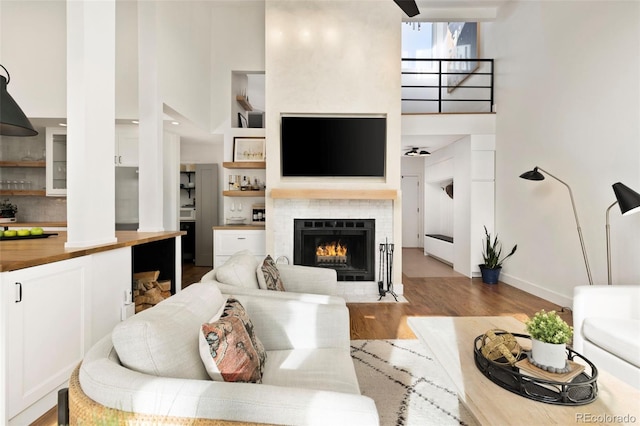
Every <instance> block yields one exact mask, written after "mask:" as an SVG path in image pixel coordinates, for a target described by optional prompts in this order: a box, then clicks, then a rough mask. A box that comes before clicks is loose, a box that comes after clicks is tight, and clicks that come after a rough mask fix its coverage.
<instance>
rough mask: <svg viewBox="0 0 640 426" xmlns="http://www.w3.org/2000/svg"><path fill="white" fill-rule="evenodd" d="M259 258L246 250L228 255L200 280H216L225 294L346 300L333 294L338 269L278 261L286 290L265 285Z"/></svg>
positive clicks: (338, 302)
mask: <svg viewBox="0 0 640 426" xmlns="http://www.w3.org/2000/svg"><path fill="white" fill-rule="evenodd" d="M259 267H260V262H258V261H257V260H256V257H255V256H254V255H253V254H252V253H251V252H250V251H248V250H243V251H240V252H238V253H235V254H234V255H233V256H231V257H230V258H229V259H228V260H227V261H226V262H225V263H224V264H223V265H222V266H219V267H217V268H215V269H213V270H211V271H209V272H207V273H206V274H205V275H204V276H203V277H202V279H200V282H201V283H213V284H216V285H217V286H218V287H219V288H220V291H222V292H223V293H225V294H232V295H237V294H245V295H253V296H273V295H274V293H279V294H278V295H277V296H278V297H285V298H287V297H293V298H299V297H302V298H303V300H305V301H308V302H316V303H337V304H343V305H344V304H345V301H344V299H342V298H341V297H337V296H335V293H336V289H337V287H338V278H337V273H336V271H335V270H334V269H330V268H315V267H311V266H301V265H286V264H282V265H281V264H279V265H277V267H278V272H279V274H280V277H281V278H282V281H283V283H284V288H285V290H286V291H285V292H274V291H271V290H267V289H266V288H265V287H264V282H263V280H262V279H260V274H261V272H260V271H258V269H259Z"/></svg>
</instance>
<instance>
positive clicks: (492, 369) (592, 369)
mask: <svg viewBox="0 0 640 426" xmlns="http://www.w3.org/2000/svg"><path fill="white" fill-rule="evenodd" d="M500 334H505V332H496V335H500ZM511 334H512V335H513V336H515V337H520V338H524V339H531V337H530V336H528V335H526V334H518V333H511ZM483 338H484V335H480V336H478V337H476V339H475V341H474V342H473V351H474V358H475V363H476V367H478V370H480V371H481V372H482V374H484V375H485V376H486V377H487V378H489V380H491V381H492V382H494V383H495V384H497V385H499V386H500V387H502V388H504V389H506V390H508V391H510V392H513V393H515V394H518V395H521V396H523V397H525V398H529V399H532V400H534V401H539V402H545V403H547V404H555V405H585V404H589V403H590V402H593V401H595V400H596V398H597V397H598V385H597V382H596V381H597V378H598V369H597V368H596V366H595V365H593V363H591V361H589V360H588V359H587V358H585V357H584V356H582V355H580V354H579V353H577V352H576V351H574V350H573V349H571V348H567V357H568V359H569V360H571V361H572V360H574V358H579V359H580V360H582V361H584V362H585V363H586V365H587V366H586V367H585V369H584V371H583V372H582V373H580V374H579V375H577V376H576V377H575V378H573V380H571V381H570V382H556V381H553V380H546V379H542V378H538V377H534V376H530V375H527V374H522V373H520V369H519V368H518V367H514V366H511V365H509V364H508V363H506V360H505V359H504V358H500V359H498V360H496V361H491V360H489V359H487V358H485V357H484V355H482V352H481V347H482V340H483ZM524 358H527V354H526V352H523V353H522V354H520V356H519V357H518V361H520V360H521V359H524ZM501 362H504V363H505V364H500V363H501Z"/></svg>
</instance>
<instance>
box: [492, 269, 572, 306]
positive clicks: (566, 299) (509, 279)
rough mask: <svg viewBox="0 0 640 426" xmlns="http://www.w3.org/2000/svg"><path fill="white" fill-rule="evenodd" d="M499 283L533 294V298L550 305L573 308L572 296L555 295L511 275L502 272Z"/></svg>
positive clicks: (553, 292)
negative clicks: (545, 301)
mask: <svg viewBox="0 0 640 426" xmlns="http://www.w3.org/2000/svg"><path fill="white" fill-rule="evenodd" d="M500 281H502V282H504V283H505V284H509V285H510V286H512V287H515V288H517V289H519V290H522V291H526V292H527V293H529V294H533V295H534V296H538V297H541V298H542V299H544V300H547V301H549V302H551V303H555V304H557V305H560V306H563V307H569V308H571V307H572V306H573V296H567V295H564V294H560V293H557V292H555V291H552V290H549V289H546V288H543V287H540V286H539V285H536V284H534V283H531V282H528V281H524V280H521V279H519V278H516V277H514V276H513V275H509V274H505V273H504V272H503V273H502V274H500Z"/></svg>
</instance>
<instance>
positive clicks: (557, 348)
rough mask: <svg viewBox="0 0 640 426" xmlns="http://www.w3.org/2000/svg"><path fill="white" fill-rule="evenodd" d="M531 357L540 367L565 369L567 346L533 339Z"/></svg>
mask: <svg viewBox="0 0 640 426" xmlns="http://www.w3.org/2000/svg"><path fill="white" fill-rule="evenodd" d="M531 357H532V358H533V361H535V363H536V364H537V365H538V366H545V367H553V368H557V369H563V368H565V366H566V364H567V345H566V344H564V343H546V342H541V341H540V340H536V339H531Z"/></svg>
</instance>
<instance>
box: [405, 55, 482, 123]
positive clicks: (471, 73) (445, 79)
mask: <svg viewBox="0 0 640 426" xmlns="http://www.w3.org/2000/svg"><path fill="white" fill-rule="evenodd" d="M493 83H494V75H493V59H436V58H402V84H401V87H402V112H403V113H465V112H467V113H473V112H493Z"/></svg>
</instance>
